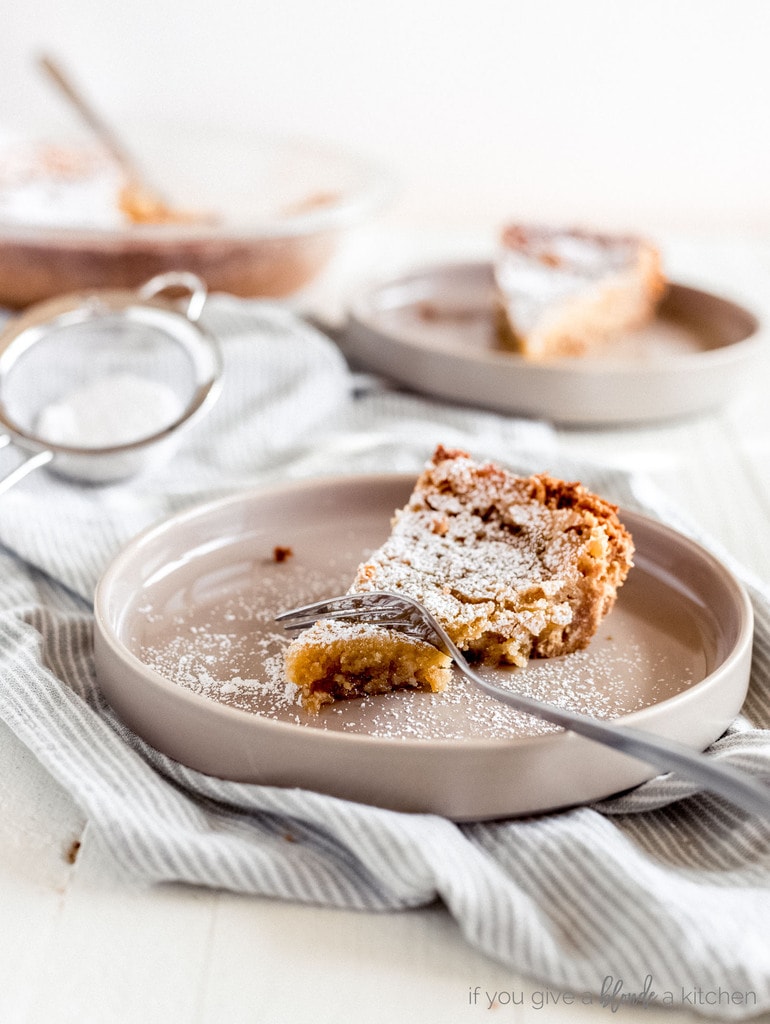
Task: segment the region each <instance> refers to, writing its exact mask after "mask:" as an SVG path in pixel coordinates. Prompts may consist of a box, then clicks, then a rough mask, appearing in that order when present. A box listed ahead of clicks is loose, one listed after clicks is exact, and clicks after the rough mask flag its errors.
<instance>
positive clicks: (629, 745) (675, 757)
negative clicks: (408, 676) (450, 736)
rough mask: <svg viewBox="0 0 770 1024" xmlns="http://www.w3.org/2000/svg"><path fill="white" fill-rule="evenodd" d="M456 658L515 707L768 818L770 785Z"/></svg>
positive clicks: (469, 673) (474, 679) (471, 675)
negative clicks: (499, 680)
mask: <svg viewBox="0 0 770 1024" xmlns="http://www.w3.org/2000/svg"><path fill="white" fill-rule="evenodd" d="M455 664H456V665H457V667H458V668H459V669H460V671H461V672H462V673H463V675H465V676H467V677H468V678H469V679H470V680H471V681H472V682H474V683H475V684H476V686H478V687H479V689H481V690H483V691H484V692H485V693H488V694H489V695H490V696H491V697H494V698H495V699H496V700H499V701H502V702H503V703H504V704H508V705H510V706H511V707H513V708H516V710H517V711H524V712H526V713H527V714H530V715H533V716H534V717H535V718H541V719H544V720H545V721H547V722H552V723H553V724H554V725H560V726H562V727H563V728H565V729H569V730H570V731H571V732H575V733H579V734H580V735H581V736H585V737H587V738H588V739H590V740H594V741H595V742H597V743H603V744H604V745H605V746H607V747H611V748H612V749H613V750H617V751H619V752H620V753H622V754H628V755H629V756H630V757H635V758H637V759H638V760H640V761H646V762H647V763H648V764H651V765H654V766H655V767H656V768H660V769H661V770H662V771H664V772H669V771H677V772H678V773H679V774H680V775H681V776H682V777H683V778H687V779H689V780H690V781H691V782H696V783H698V785H700V786H702V787H703V788H704V789H707V790H710V791H711V792H712V793H716V794H718V795H719V796H722V797H724V798H725V799H726V800H730V801H731V802H732V803H734V804H735V805H736V806H738V807H741V808H742V809H743V810H744V811H749V812H750V813H752V814H758V815H761V816H762V817H764V818H770V788H769V787H767V786H764V785H763V784H762V783H760V782H758V781H757V780H755V779H753V778H751V777H750V776H749V775H746V774H745V773H744V772H741V771H739V770H738V769H736V768H732V767H731V766H730V765H720V764H715V763H714V762H713V760H712V759H710V758H707V757H704V756H703V755H702V754H698V753H695V752H694V751H692V750H690V749H689V748H688V747H685V746H683V745H682V744H681V743H677V742H675V741H673V740H669V739H664V738H662V737H659V736H653V735H652V734H651V733H648V732H644V731H642V730H640V729H634V728H630V727H629V726H625V725H611V724H608V723H605V722H601V721H599V720H597V719H595V718H589V717H588V716H586V715H581V714H578V713H577V712H575V711H567V710H564V709H562V708H557V707H554V706H553V705H551V704H544V703H542V702H541V701H539V700H535V699H534V698H532V697H526V696H524V695H523V694H519V693H512V692H511V691H510V690H506V689H504V688H503V687H500V686H495V684H494V683H490V682H488V680H486V679H483V678H482V677H481V676H480V675H478V674H477V673H476V672H474V671H473V669H472V668H471V667H470V666H469V665H468V663H467V662H466V661H465V659H464V658H462V657H461V658H459V659H455Z"/></svg>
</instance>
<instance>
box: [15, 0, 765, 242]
mask: <svg viewBox="0 0 770 1024" xmlns="http://www.w3.org/2000/svg"><path fill="white" fill-rule="evenodd" d="M3 22H4V24H3V31H2V35H0V105H1V109H0V118H1V119H2V120H3V121H4V122H6V123H10V124H11V125H16V126H18V125H19V124H29V123H37V122H41V121H45V120H48V121H53V122H56V121H60V120H62V119H66V118H67V117H68V116H69V115H68V111H67V110H66V109H65V107H64V106H63V104H62V103H61V101H60V100H59V99H58V98H57V97H55V96H53V94H52V92H51V91H50V87H49V86H48V85H47V84H46V83H45V82H44V81H43V79H42V78H41V76H40V74H39V73H38V72H36V70H35V67H34V57H35V55H36V53H37V52H38V51H40V50H48V51H50V52H52V53H54V54H56V55H57V56H58V57H59V58H60V59H61V60H62V61H63V63H64V64H65V65H66V66H68V67H69V69H70V71H71V72H73V73H74V74H75V75H76V78H77V80H78V82H79V83H80V85H81V86H82V87H83V89H84V90H86V91H87V92H88V93H90V94H91V95H92V96H93V97H94V98H96V99H97V101H98V103H99V106H100V108H101V109H102V111H103V112H104V113H105V114H108V115H110V116H111V117H113V118H115V119H117V120H118V121H120V119H121V118H135V117H137V116H139V117H147V118H148V119H150V120H152V119H154V118H155V117H156V116H159V117H162V118H163V119H168V118H172V119H179V120H181V121H184V122H190V121H194V122H195V123H196V124H200V125H203V126H206V125H220V126H221V125H224V126H226V127H227V128H228V130H232V131H233V132H245V131H248V130H249V129H250V128H252V127H257V128H280V129H283V130H290V131H297V132H301V133H304V134H311V135H316V136H322V137H326V138H329V139H334V140H337V141H338V142H344V143H346V144H348V145H349V146H352V147H353V148H355V149H358V150H360V151H362V152H364V153H366V154H368V155H370V156H375V157H378V158H381V159H383V160H385V161H386V162H387V163H388V165H389V166H390V167H391V168H392V169H393V170H394V171H395V172H396V176H397V178H398V180H399V181H400V184H401V189H402V191H401V196H400V200H399V204H398V207H397V209H398V212H399V215H400V216H402V217H405V218H408V219H409V220H410V221H411V222H412V223H415V224H420V223H424V224H436V223H440V222H441V223H448V222H454V223H457V224H463V225H466V226H467V225H487V224H494V223H497V222H499V221H500V220H502V219H505V218H508V217H511V218H536V219H549V220H553V221H561V222H563V221H565V220H568V221H570V222H574V223H582V224H585V225H588V224H594V225H597V226H600V225H603V226H619V227H627V228H640V229H643V230H648V231H661V230H664V229H666V230H674V231H677V232H681V231H685V232H696V233H710V234H717V235H723V236H724V235H727V234H743V235H746V234H752V235H766V234H767V233H768V232H769V231H770V204H769V203H768V188H769V187H770V128H769V127H768V122H769V121H770V113H769V112H768V107H769V106H770V54H769V53H768V47H769V46H770V4H769V3H767V2H765V0H733V2H723V0H700V2H697V0H644V2H634V3H630V2H625V0H617V2H612V0H588V2H578V0H573V2H569V0H547V2H541V3H538V2H534V0H528V2H527V3H519V2H515V0H508V2H506V0H444V2H441V0H388V2H386V0H359V2H353V0H269V2H267V0H252V2H249V0H188V2H187V3H186V4H182V3H180V2H178V0H177V2H175V0H167V2H166V3H165V4H164V3H159V2H158V0H131V2H124V3H115V4H113V3H106V2H104V0H98V2H95V0H67V2H62V0H31V2H29V3H21V2H20V0H9V2H8V4H7V5H6V9H5V11H4V18H3Z"/></svg>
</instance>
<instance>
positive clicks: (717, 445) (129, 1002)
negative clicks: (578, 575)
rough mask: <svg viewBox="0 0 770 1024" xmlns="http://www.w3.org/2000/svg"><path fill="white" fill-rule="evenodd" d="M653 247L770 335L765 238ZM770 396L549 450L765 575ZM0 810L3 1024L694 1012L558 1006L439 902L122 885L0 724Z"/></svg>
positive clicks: (382, 260) (394, 258) (374, 235)
mask: <svg viewBox="0 0 770 1024" xmlns="http://www.w3.org/2000/svg"><path fill="white" fill-rule="evenodd" d="M486 244H487V240H486V239H485V238H478V239H477V238H468V237H465V238H463V237H459V236H456V237H449V236H447V235H442V236H438V235H436V236H433V237H427V236H426V237H423V238H418V237H417V233H415V232H406V231H403V230H400V229H399V228H398V226H394V225H393V224H391V225H388V224H380V225H379V226H378V227H376V228H373V229H371V230H370V231H369V232H364V233H363V234H362V236H361V237H359V239H358V240H357V241H356V242H355V245H354V246H353V247H352V249H351V254H352V255H349V257H348V259H347V262H346V261H345V260H343V261H341V262H340V263H338V265H337V267H336V268H335V269H334V270H333V271H332V272H330V274H329V275H327V277H326V278H325V279H324V281H323V282H321V284H320V285H318V286H317V287H316V288H314V289H313V290H312V292H310V293H308V295H307V296H305V298H304V302H305V304H306V305H308V306H310V307H311V308H315V307H317V308H319V309H321V311H322V312H328V309H329V308H332V307H334V306H335V304H338V303H339V301H340V297H341V296H344V294H345V293H346V289H347V288H348V287H349V286H350V284H351V277H356V276H358V277H365V276H366V275H367V274H369V273H370V272H372V271H373V270H374V268H375V267H380V268H381V269H385V270H387V269H388V268H390V267H392V268H394V269H395V268H398V269H401V268H403V267H407V266H410V265H413V264H414V263H418V262H420V260H421V259H422V258H427V257H429V256H430V257H433V256H435V255H437V254H446V255H448V256H468V255H470V256H474V255H477V254H478V252H479V251H483V250H484V246H485V245H486ZM664 251H665V252H666V255H667V259H668V263H669V269H670V271H671V275H672V276H674V277H676V278H677V279H679V280H684V281H690V282H692V283H695V284H700V285H705V286H707V287H712V288H713V289H714V290H718V291H723V292H724V291H727V292H729V293H730V294H737V295H738V296H742V297H744V298H745V299H746V301H748V302H750V303H751V304H752V305H753V306H754V308H755V309H756V310H757V312H759V313H760V314H761V315H764V316H765V317H767V320H768V322H770V239H768V240H762V239H753V240H752V239H737V240H733V241H721V242H709V241H704V240H701V241H694V240H689V241H687V240H681V239H679V240H672V241H671V242H670V244H669V245H668V247H666V246H665V245H664ZM353 266H355V268H356V270H355V273H351V270H352V267H353ZM769 386H770V357H769V358H768V359H767V360H766V365H765V366H764V367H763V372H762V373H761V374H758V375H757V378H756V380H755V382H754V386H753V388H752V389H751V390H750V391H749V392H748V393H746V394H743V395H738V396H730V400H729V401H728V403H727V404H726V406H725V407H724V408H723V409H722V410H721V411H719V412H718V413H715V414H713V415H708V416H705V417H702V418H698V419H695V420H690V421H686V422H677V423H670V424H664V425H655V426H645V427H643V428H639V429H633V428H627V429H622V430H570V431H560V432H559V437H560V440H561V441H562V443H563V444H564V446H565V448H567V449H569V450H570V451H571V452H573V453H575V454H580V455H582V456H587V457H591V458H597V459H602V460H607V461H610V462H612V463H614V464H616V465H619V466H625V467H629V468H632V469H639V470H644V471H645V472H647V473H648V474H649V475H650V477H651V478H652V479H653V480H654V481H655V482H657V483H658V484H660V485H661V486H662V487H663V488H665V490H666V492H667V493H668V494H669V495H670V497H671V498H672V499H673V500H674V501H675V502H677V503H678V504H679V505H680V506H681V508H682V509H683V510H685V511H686V512H687V513H689V514H690V516H692V517H693V518H694V519H695V520H696V521H697V522H698V523H699V524H700V525H701V526H702V527H703V528H704V529H706V530H707V531H709V532H710V533H711V534H712V535H713V536H714V537H715V538H718V539H719V540H720V541H721V542H722V543H723V544H724V545H725V546H726V547H727V548H728V549H729V550H730V551H731V552H732V553H733V554H734V555H735V556H737V557H738V558H739V559H741V560H742V561H743V562H745V563H746V564H748V565H750V566H751V567H752V568H753V569H754V570H755V572H757V573H758V574H760V575H761V576H762V577H764V578H765V579H770V400H769V398H770V394H769ZM0 684H1V683H0ZM0 800H1V805H2V815H1V818H0V821H1V824H0V1024H33V1022H34V1024H48V1022H53V1021H56V1024H69V1022H73V1024H74V1022H77V1024H91V1022H94V1024H110V1022H113V1021H115V1022H124V1021H128V1022H142V1024H151V1022H156V1021H157V1022H163V1024H177V1022H188V1021H189V1022H201V1024H219V1022H228V1024H238V1022H269V1024H273V1022H283V1021H286V1022H290V1024H295V1022H296V1024H306V1022H307V1024H310V1022H312V1024H331V1022H346V1021H358V1022H363V1024H393V1022H396V1021H402V1022H411V1021H419V1022H421V1024H451V1022H455V1021H457V1022H465V1021H468V1022H472V1021H479V1020H486V1019H494V1020H516V1021H529V1020H534V1021H540V1022H542V1021H555V1022H562V1021H569V1022H581V1021H589V1020H590V1021H593V1020H604V1019H621V1020H624V1021H631V1022H637V1021H638V1022H640V1024H641V1022H645V1024H656V1022H659V1021H661V1022H662V1021H664V1020H665V1021H667V1022H670V1021H671V1020H672V1019H674V1020H681V1021H689V1020H695V1019H698V1018H697V1017H696V1016H695V1013H694V1012H693V1011H692V1010H691V1009H684V1010H682V1011H681V1012H680V1013H678V1014H677V1015H676V1016H675V1017H673V1018H672V1015H671V1013H669V1012H666V1011H658V1010H656V1009H653V1008H647V1009H636V1010H621V1012H619V1013H617V1014H614V1015H610V1010H609V1009H602V1008H600V1007H598V1006H596V1005H594V1006H592V1007H591V1006H580V1005H572V1006H564V1005H562V1004H561V1003H560V1002H556V1001H557V1000H558V999H559V993H558V992H554V991H548V990H544V988H543V986H541V985H538V984H536V983H533V982H531V981H528V980H526V979H524V978H522V977H520V976H518V975H517V974H516V973H515V972H514V971H512V970H510V969H509V968H507V967H504V966H502V965H500V964H497V963H495V962H493V961H491V960H489V959H487V958H486V957H484V956H482V955H481V954H479V953H477V952H475V951H474V950H473V949H472V948H471V947H470V946H469V945H467V944H466V943H465V942H464V940H463V938H462V936H461V935H460V934H459V932H458V930H457V928H456V926H455V924H454V922H453V921H452V919H451V918H450V917H449V916H448V914H447V913H446V912H445V911H444V910H443V909H442V908H440V907H438V906H436V907H430V908H427V909H423V910H416V911H409V912H404V913H399V914H367V913H347V912H343V911H335V910H324V909H318V908H310V907H306V906H299V905H291V904H283V903H279V902H274V901H271V900H267V899H259V898H249V897H238V896H233V895H228V894H223V893H218V892H210V891H206V890H202V889H194V888H183V887H162V888H155V889H151V890H141V889H134V888H132V887H130V886H128V885H126V884H125V883H123V882H121V881H119V880H116V878H115V876H114V875H113V873H112V871H111V869H110V865H109V864H106V863H105V862H104V859H103V857H102V854H101V852H100V850H99V848H98V845H97V844H96V843H95V841H94V837H93V836H92V835H91V833H90V832H89V826H88V822H87V821H85V820H84V818H83V815H82V814H81V812H80V811H79V809H78V808H77V807H76V806H75V805H74V804H73V803H72V801H71V800H70V799H69V797H68V796H67V794H65V793H64V792H63V791H62V790H60V789H59V788H58V786H57V785H56V784H55V783H54V782H52V780H51V779H50V778H49V777H48V775H47V774H46V773H45V772H44V771H43V770H42V769H41V768H40V767H39V766H38V764H37V763H36V762H35V760H34V759H33V758H32V757H31V756H30V755H29V754H28V753H27V751H26V749H25V748H24V747H23V746H22V745H21V744H20V743H19V742H18V741H17V740H16V739H15V737H14V736H13V735H12V734H10V733H9V732H8V731H7V729H5V728H4V727H0ZM78 844H79V845H78ZM477 987H478V993H479V994H478V996H477V997H476V1001H475V1002H474V996H473V992H474V990H476V989H477ZM495 992H499V993H503V996H502V997H501V998H500V999H499V1000H498V1002H497V1005H496V1011H497V1012H496V1013H495V1012H494V1010H493V1011H490V1010H489V1009H488V1003H489V998H488V995H487V994H492V993H495ZM543 1001H547V1006H546V1007H545V1008H542V1007H541V1004H542V1002H543ZM506 1003H507V1004H508V1005H505V1004H506ZM511 1004H516V1005H511ZM762 1020H764V1021H770V1015H765V1016H764V1017H763V1018H762Z"/></svg>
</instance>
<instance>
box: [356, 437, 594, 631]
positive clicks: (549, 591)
mask: <svg viewBox="0 0 770 1024" xmlns="http://www.w3.org/2000/svg"><path fill="white" fill-rule="evenodd" d="M612 516H614V506H611V505H609V504H608V503H606V502H602V501H601V500H600V499H597V498H596V497H595V496H593V495H590V494H589V492H587V491H586V490H585V488H582V487H581V486H580V485H574V484H563V483H562V482H561V481H553V480H552V479H551V478H549V477H547V476H545V475H543V476H540V477H517V476H514V475H513V474H511V473H508V472H506V471H505V470H503V469H501V468H500V467H498V466H495V465H494V464H491V463H482V464H478V463H475V462H473V461H472V460H471V459H470V458H469V457H468V456H467V455H466V454H465V453H463V452H459V451H452V452H448V451H446V450H444V449H439V450H438V451H437V453H436V456H435V458H434V461H433V462H432V463H431V464H429V465H428V467H427V468H426V470H425V472H424V473H423V475H422V476H421V477H420V480H419V481H418V483H417V486H416V488H415V490H414V493H413V494H412V497H411V499H410V501H409V503H408V504H407V505H406V507H405V508H403V509H401V510H399V511H398V512H397V513H396V515H395V518H394V522H393V530H392V533H391V536H390V537H389V538H388V540H387V541H386V542H385V543H384V544H383V545H382V547H381V548H380V549H379V550H378V551H377V552H375V554H374V555H373V556H372V557H371V558H370V559H369V560H368V561H367V562H365V563H364V564H363V565H362V566H361V567H360V569H359V572H358V575H357V577H356V580H355V583H354V585H353V587H352V589H353V590H375V589H378V590H395V591H401V592H404V593H407V594H408V595H409V596H411V597H414V598H416V599H417V600H420V601H423V602H424V603H425V604H426V605H427V606H428V607H429V609H430V610H431V611H432V612H433V613H434V614H435V615H436V616H437V617H438V618H439V619H441V620H442V621H443V622H445V623H447V622H456V621H458V620H460V619H462V620H469V619H478V618H479V617H480V616H482V615H490V614H493V612H494V611H495V610H496V611H497V612H498V613H499V612H500V611H501V610H502V609H506V608H509V609H513V608H517V607H518V608H521V605H522V603H531V602H532V601H537V600H545V601H547V602H549V603H550V602H555V603H556V607H555V608H554V609H553V610H554V614H555V619H554V620H553V621H557V622H558V621H561V622H562V623H564V624H566V623H567V622H568V621H569V620H570V618H571V612H570V609H569V607H568V606H566V605H564V606H563V607H559V606H558V600H559V597H560V595H562V594H563V592H564V591H565V588H567V587H568V586H569V585H570V584H571V583H573V582H574V581H575V580H576V579H577V578H578V577H580V575H581V572H580V567H579V560H580V555H581V552H583V551H584V549H585V547H586V543H587V534H588V531H589V530H591V529H592V528H593V527H594V526H595V525H596V524H598V523H600V521H601V519H602V518H606V519H607V518H610V517H612Z"/></svg>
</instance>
